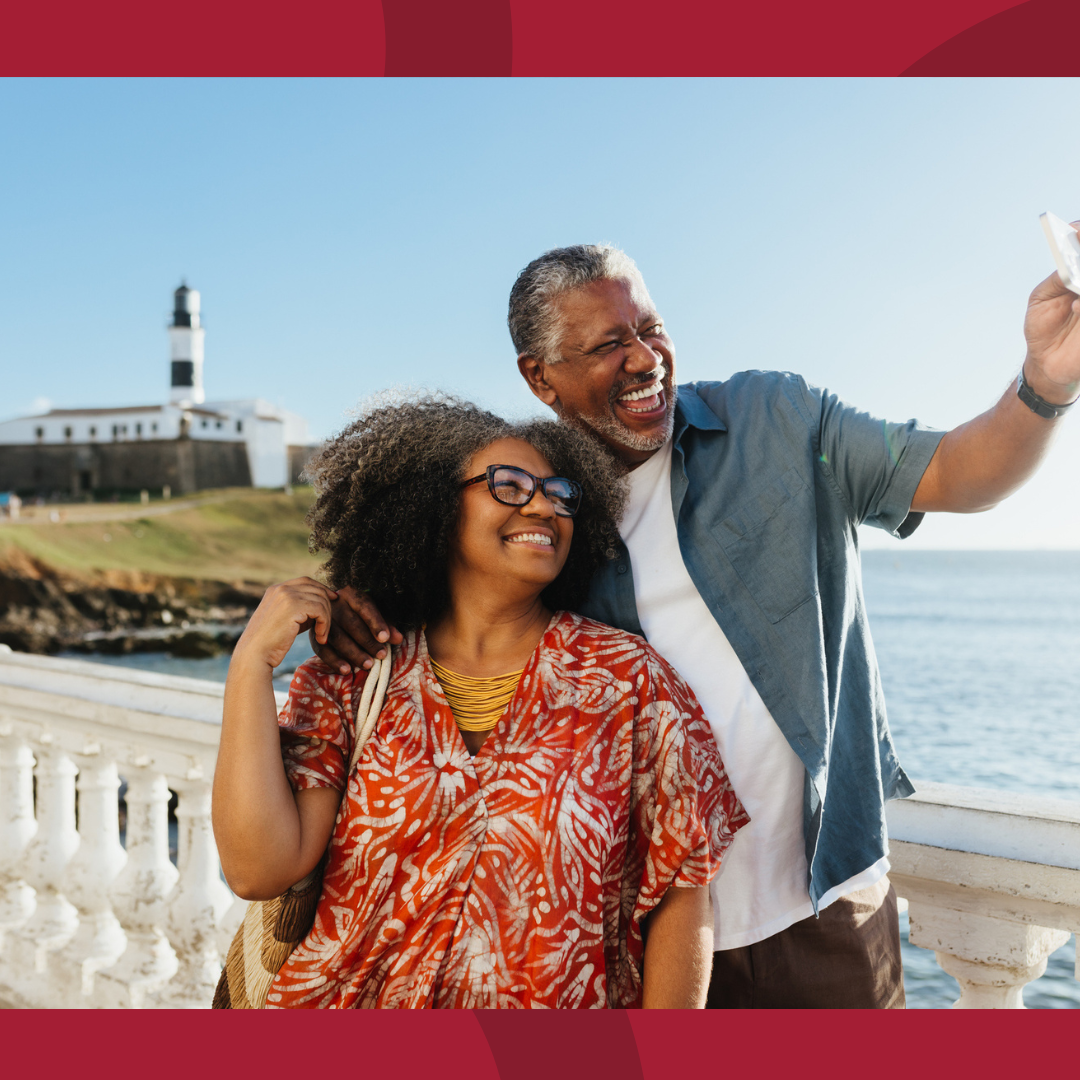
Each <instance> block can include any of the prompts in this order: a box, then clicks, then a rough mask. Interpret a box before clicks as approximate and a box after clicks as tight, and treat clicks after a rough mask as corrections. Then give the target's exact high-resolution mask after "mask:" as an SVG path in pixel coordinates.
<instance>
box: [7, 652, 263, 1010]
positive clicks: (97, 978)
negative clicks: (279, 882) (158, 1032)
mask: <svg viewBox="0 0 1080 1080" xmlns="http://www.w3.org/2000/svg"><path fill="white" fill-rule="evenodd" d="M222 693H223V688H222V687H221V685H220V684H217V683H211V682H203V681H201V680H196V679H181V678H175V677H173V676H165V675H152V674H149V673H145V672H139V671H131V670H127V669H121V668H116V667H110V666H107V665H104V664H93V663H86V662H83V661H78V660H57V659H54V658H51V657H43V656H27V655H25V654H21V653H13V652H11V651H10V650H8V649H7V648H6V647H4V646H0V1004H3V1005H8V1006H14V1007H28V1008H116V1007H128V1008H177V1007H195V1008H206V1007H208V1006H209V1004H210V1001H211V999H212V997H213V991H214V986H215V984H216V982H217V978H218V974H219V971H220V967H221V956H222V954H223V952H224V949H225V947H226V946H227V944H228V941H229V940H230V938H231V937H232V933H233V931H234V930H235V928H236V926H237V925H238V924H239V921H240V918H241V916H242V914H243V910H244V907H245V905H244V904H243V903H242V902H240V901H238V900H236V898H235V897H234V896H233V895H232V893H231V892H230V891H229V889H228V887H227V886H226V885H225V883H224V882H223V881H222V880H221V876H220V867H219V864H218V857H217V848H216V847H215V845H214V837H213V833H212V831H211V828H210V784H211V781H212V779H213V775H214V761H215V759H216V757H217V744H218V736H219V733H220V730H221V702H222ZM121 778H122V779H123V780H125V781H126V782H127V792H126V796H125V799H126V804H127V821H126V834H125V837H124V839H125V840H126V846H125V845H122V844H121V834H120V823H119V821H118V813H117V806H118V792H119V785H120V781H121ZM35 787H36V792H35ZM170 791H175V792H176V793H177V796H178V799H179V802H178V805H177V810H176V817H177V822H178V825H179V830H178V860H177V861H178V864H179V865H178V866H173V864H172V863H171V862H170V860H169V835H168V802H169V793H170ZM76 799H77V803H76Z"/></svg>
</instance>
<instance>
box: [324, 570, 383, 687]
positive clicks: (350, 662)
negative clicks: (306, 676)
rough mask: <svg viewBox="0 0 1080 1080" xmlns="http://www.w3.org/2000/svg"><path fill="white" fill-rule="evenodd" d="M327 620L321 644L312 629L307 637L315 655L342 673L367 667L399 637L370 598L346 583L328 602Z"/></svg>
mask: <svg viewBox="0 0 1080 1080" xmlns="http://www.w3.org/2000/svg"><path fill="white" fill-rule="evenodd" d="M330 619H331V623H330V631H329V633H328V634H327V637H326V641H325V643H323V642H320V641H319V640H318V638H317V637H316V634H315V631H314V630H312V631H311V632H310V633H309V634H308V638H309V640H310V641H311V648H312V651H313V652H314V653H315V655H316V656H318V658H319V659H320V660H321V661H322V662H323V663H324V664H326V665H327V666H328V667H336V668H337V669H338V671H340V672H341V673H342V675H347V674H348V673H349V672H350V671H351V670H352V669H353V668H364V669H367V668H369V667H371V664H372V661H373V659H378V660H381V659H382V658H383V657H385V656H386V649H385V648H383V646H384V645H386V644H387V643H389V644H390V645H400V644H401V642H402V640H403V639H402V636H401V633H400V631H398V630H397V629H396V627H393V626H391V625H390V624H389V623H388V622H387V621H386V620H385V619H384V618H383V617H382V615H381V614H380V612H379V609H378V608H377V607H376V606H375V605H374V604H373V603H372V602H371V598H370V597H368V596H367V595H366V594H364V593H358V592H357V591H356V590H355V589H353V588H352V587H351V586H348V585H347V586H346V587H345V588H344V589H339V590H338V593H337V599H336V600H335V601H334V602H333V603H332V604H331V605H330Z"/></svg>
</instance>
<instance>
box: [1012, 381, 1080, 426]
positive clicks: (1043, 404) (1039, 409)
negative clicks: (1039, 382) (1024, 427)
mask: <svg viewBox="0 0 1080 1080" xmlns="http://www.w3.org/2000/svg"><path fill="white" fill-rule="evenodd" d="M1016 396H1017V397H1018V398H1019V399H1020V400H1021V401H1022V402H1023V403H1024V404H1025V405H1026V406H1027V407H1028V408H1029V409H1030V410H1031V411H1032V412H1033V413H1034V414H1035V415H1036V416H1041V417H1042V418H1043V419H1044V420H1056V419H1057V418H1058V417H1059V416H1061V415H1062V414H1063V413H1066V412H1068V411H1069V409H1071V408H1072V407H1073V406H1074V405H1075V404H1076V402H1075V401H1070V402H1068V403H1067V404H1065V405H1055V404H1054V403H1053V402H1050V401H1045V400H1044V399H1043V398H1041V397H1039V395H1038V394H1036V393H1035V391H1034V390H1032V389H1031V387H1030V386H1028V383H1027V379H1025V378H1024V369H1023V368H1021V369H1020V374H1019V375H1017V376H1016Z"/></svg>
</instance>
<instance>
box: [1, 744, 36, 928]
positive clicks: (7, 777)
mask: <svg viewBox="0 0 1080 1080" xmlns="http://www.w3.org/2000/svg"><path fill="white" fill-rule="evenodd" d="M36 832H37V821H36V819H35V818H34V755H33V754H32V753H31V752H30V747H29V746H27V744H26V740H25V739H23V738H21V737H19V736H18V735H13V734H11V732H10V731H4V730H3V729H0V947H2V945H3V935H4V932H5V931H7V930H14V929H16V928H17V927H20V926H22V925H23V923H25V922H26V921H27V919H29V918H30V916H31V915H32V914H33V911H34V890H33V889H32V888H31V887H30V886H29V885H27V884H26V882H25V881H24V880H23V878H22V873H23V869H24V867H23V856H24V854H25V852H26V849H27V847H29V845H30V841H31V840H33V838H34V834H35V833H36Z"/></svg>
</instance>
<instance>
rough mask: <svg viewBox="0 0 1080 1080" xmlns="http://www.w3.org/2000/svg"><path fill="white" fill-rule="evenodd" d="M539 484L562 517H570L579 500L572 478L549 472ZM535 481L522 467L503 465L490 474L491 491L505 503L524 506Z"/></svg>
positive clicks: (530, 494)
mask: <svg viewBox="0 0 1080 1080" xmlns="http://www.w3.org/2000/svg"><path fill="white" fill-rule="evenodd" d="M539 486H540V487H541V488H542V490H543V492H544V495H545V496H546V497H547V499H548V500H549V501H550V503H551V505H552V506H553V507H554V508H555V513H556V514H559V515H560V516H561V517H573V515H574V514H575V513H576V512H577V508H578V505H579V504H580V502H581V491H580V489H579V488H578V486H577V484H575V483H574V482H573V481H572V480H566V479H564V478H563V477H561V476H552V477H549V478H548V479H546V480H541V481H540V482H539ZM536 488H537V481H536V480H534V479H533V477H532V476H530V475H529V473H527V472H524V471H523V470H521V469H514V468H511V467H509V466H503V467H501V468H498V469H496V470H495V472H494V474H493V475H492V477H491V493H492V494H493V495H494V496H495V498H496V499H498V500H499V502H501V503H506V504H507V505H508V506H524V505H525V504H526V503H527V502H528V501H529V500H530V499H531V498H532V497H533V493H534V492H535V491H536Z"/></svg>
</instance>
